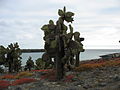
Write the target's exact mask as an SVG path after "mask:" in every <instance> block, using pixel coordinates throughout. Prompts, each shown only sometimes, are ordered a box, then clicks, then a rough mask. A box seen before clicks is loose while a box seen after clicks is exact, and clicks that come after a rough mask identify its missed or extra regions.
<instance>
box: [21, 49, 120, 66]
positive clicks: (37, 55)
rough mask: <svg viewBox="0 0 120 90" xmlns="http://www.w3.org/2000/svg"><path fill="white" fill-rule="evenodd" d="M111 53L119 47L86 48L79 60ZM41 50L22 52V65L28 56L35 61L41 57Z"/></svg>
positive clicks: (116, 51)
mask: <svg viewBox="0 0 120 90" xmlns="http://www.w3.org/2000/svg"><path fill="white" fill-rule="evenodd" d="M111 53H120V49H86V50H85V52H82V53H81V54H80V60H81V61H83V60H90V59H98V58H100V57H99V56H101V55H105V54H111ZM42 54H43V52H39V53H23V54H22V65H25V63H26V61H27V59H28V57H29V56H31V57H32V60H33V61H35V60H36V59H37V58H41V57H42Z"/></svg>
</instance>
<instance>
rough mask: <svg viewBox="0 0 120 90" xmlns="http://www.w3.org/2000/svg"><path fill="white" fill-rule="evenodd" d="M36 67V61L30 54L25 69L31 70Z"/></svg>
mask: <svg viewBox="0 0 120 90" xmlns="http://www.w3.org/2000/svg"><path fill="white" fill-rule="evenodd" d="M32 68H34V62H33V60H32V57H30V56H29V58H28V60H27V62H26V65H25V70H27V69H28V70H29V71H31V69H32Z"/></svg>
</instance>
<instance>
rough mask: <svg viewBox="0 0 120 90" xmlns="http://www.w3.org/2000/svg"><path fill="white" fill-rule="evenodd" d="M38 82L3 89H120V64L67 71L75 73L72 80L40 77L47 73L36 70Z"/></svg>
mask: <svg viewBox="0 0 120 90" xmlns="http://www.w3.org/2000/svg"><path fill="white" fill-rule="evenodd" d="M34 73H35V74H34V76H32V78H35V79H37V80H38V81H36V82H31V83H26V84H21V85H16V86H9V87H8V88H6V89H3V90H120V66H119V65H117V66H110V67H101V68H95V69H91V70H86V71H81V72H75V71H69V72H66V75H73V76H74V77H73V78H72V79H71V80H70V81H64V80H63V81H58V82H56V81H50V80H47V79H42V80H41V79H40V77H41V76H42V75H43V74H45V73H42V72H34Z"/></svg>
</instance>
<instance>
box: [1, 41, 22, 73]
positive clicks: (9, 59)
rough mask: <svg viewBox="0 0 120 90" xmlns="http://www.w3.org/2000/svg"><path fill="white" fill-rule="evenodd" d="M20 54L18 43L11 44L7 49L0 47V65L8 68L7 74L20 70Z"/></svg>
mask: <svg viewBox="0 0 120 90" xmlns="http://www.w3.org/2000/svg"><path fill="white" fill-rule="evenodd" d="M21 54H22V53H21V50H20V48H19V45H18V43H14V44H12V43H11V44H10V45H8V47H7V48H5V47H3V46H0V65H4V66H5V67H9V72H13V71H16V72H18V71H19V70H20V69H21V59H22V58H21V56H20V55H21Z"/></svg>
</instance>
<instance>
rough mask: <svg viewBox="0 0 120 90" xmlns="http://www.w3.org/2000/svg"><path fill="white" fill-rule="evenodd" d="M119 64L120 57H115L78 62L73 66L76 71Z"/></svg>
mask: <svg viewBox="0 0 120 90" xmlns="http://www.w3.org/2000/svg"><path fill="white" fill-rule="evenodd" d="M117 65H120V58H115V59H114V60H98V61H89V62H87V63H83V64H80V66H79V67H77V68H75V70H76V71H84V70H90V69H95V68H100V67H110V66H117Z"/></svg>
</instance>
